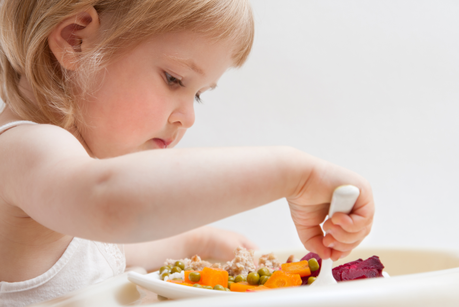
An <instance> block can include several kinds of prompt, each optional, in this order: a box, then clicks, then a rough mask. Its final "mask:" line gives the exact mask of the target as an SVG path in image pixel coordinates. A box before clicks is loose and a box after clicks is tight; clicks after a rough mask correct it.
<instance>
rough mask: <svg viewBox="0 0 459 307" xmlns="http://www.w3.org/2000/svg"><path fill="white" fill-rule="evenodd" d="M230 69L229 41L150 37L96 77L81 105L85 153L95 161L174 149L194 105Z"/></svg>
mask: <svg viewBox="0 0 459 307" xmlns="http://www.w3.org/2000/svg"><path fill="white" fill-rule="evenodd" d="M231 65H232V59H231V46H230V44H229V43H228V42H224V41H223V42H217V43H215V42H212V41H210V40H209V39H207V38H205V37H203V36H200V35H198V34H194V33H191V32H180V33H167V34H161V35H155V36H154V37H152V38H151V39H149V40H148V41H146V42H144V43H142V44H141V45H139V46H138V47H137V48H135V49H133V50H132V51H130V52H129V53H127V54H126V55H124V56H122V57H121V58H119V59H118V60H116V61H114V62H112V63H111V64H110V65H109V66H108V67H107V69H105V70H104V71H103V72H101V73H100V76H98V77H100V78H99V80H101V81H100V82H101V83H100V85H99V86H98V87H97V89H96V92H95V93H93V94H92V95H91V96H90V97H89V98H87V99H86V100H85V101H84V102H82V111H83V116H84V120H85V124H86V126H85V128H84V129H79V130H80V131H79V134H80V137H81V138H82V139H83V141H84V143H85V145H86V147H87V150H89V151H90V153H91V154H92V155H93V156H95V157H98V158H106V157H114V156H119V155H123V154H127V153H131V152H136V151H141V150H147V149H161V148H169V147H173V146H175V145H176V144H177V143H178V142H179V141H180V139H181V138H182V137H183V135H184V134H185V131H186V130H187V129H188V128H190V127H191V126H192V125H193V123H194V119H195V116H194V101H195V99H199V96H200V95H201V94H202V93H204V92H205V91H207V90H209V89H212V88H215V86H216V84H217V81H218V79H219V78H220V77H221V75H222V74H223V73H224V72H225V71H226V70H227V69H228V68H229V67H230V66H231Z"/></svg>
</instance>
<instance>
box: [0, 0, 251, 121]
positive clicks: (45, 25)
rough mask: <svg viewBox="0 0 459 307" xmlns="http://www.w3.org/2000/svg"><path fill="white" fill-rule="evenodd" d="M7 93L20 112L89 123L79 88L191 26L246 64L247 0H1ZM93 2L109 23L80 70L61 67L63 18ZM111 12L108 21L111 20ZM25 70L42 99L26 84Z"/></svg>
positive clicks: (2, 81) (0, 91)
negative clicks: (54, 43)
mask: <svg viewBox="0 0 459 307" xmlns="http://www.w3.org/2000/svg"><path fill="white" fill-rule="evenodd" d="M0 5H1V8H0V20H1V21H0V22H1V24H0V86H1V87H0V97H1V99H2V100H3V101H4V102H5V103H6V105H8V106H9V108H11V109H12V110H13V112H15V113H16V114H18V115H19V116H20V117H21V118H23V119H27V120H32V121H35V122H39V123H50V124H54V125H57V126H60V127H63V128H65V129H70V128H71V127H73V126H74V125H75V124H76V123H77V122H79V121H82V120H81V118H80V113H79V109H78V106H77V104H76V98H75V97H76V95H75V88H76V87H78V89H80V90H82V91H83V92H84V91H85V89H88V88H90V87H89V86H88V84H90V83H91V81H92V80H91V76H93V75H94V73H95V72H97V71H98V70H100V69H102V68H103V67H104V65H106V64H107V63H108V62H109V61H110V60H112V59H113V58H114V57H116V56H118V55H120V54H122V52H123V51H126V50H128V49H129V48H133V47H135V46H136V45H138V44H140V43H141V42H143V41H145V40H146V39H147V38H148V37H150V36H151V35H153V34H159V33H166V32H174V31H182V30H190V31H194V32H197V33H200V34H203V35H205V36H207V37H209V38H212V39H215V40H229V41H230V42H232V45H233V46H234V48H233V62H234V66H235V67H239V66H241V65H242V64H243V63H244V62H245V61H246V59H247V57H248V55H249V53H250V50H251V48H252V43H253V37H254V23H253V16H252V11H251V8H250V5H249V3H248V0H173V1H172V0H46V1H43V0H20V1H18V0H3V3H2V0H0ZM90 7H94V8H95V9H96V11H97V12H98V14H99V16H100V18H101V20H102V21H104V20H106V22H105V23H102V27H103V31H101V33H102V36H101V38H100V43H99V44H98V46H97V47H95V48H94V49H93V50H91V51H90V52H88V54H84V55H82V56H81V58H80V60H79V61H80V63H79V64H80V65H78V67H81V69H78V70H77V71H74V72H70V71H66V70H65V69H64V68H62V67H61V66H60V65H59V63H58V61H57V60H56V58H55V57H54V55H53V53H52V52H51V50H50V48H49V46H48V40H47V39H48V36H49V34H50V33H51V31H52V30H53V29H54V28H55V27H56V26H57V25H58V24H59V23H60V22H62V21H63V20H65V19H66V18H68V17H71V16H73V15H75V14H77V13H79V12H81V11H84V10H86V9H89V8H90ZM104 18H105V19H104ZM21 76H25V77H26V78H27V80H28V82H29V83H30V85H31V88H32V92H33V95H34V98H35V100H36V102H37V103H36V104H34V103H32V102H31V101H30V100H29V99H27V98H26V97H25V96H24V95H23V94H22V93H21V91H20V89H19V81H20V78H21Z"/></svg>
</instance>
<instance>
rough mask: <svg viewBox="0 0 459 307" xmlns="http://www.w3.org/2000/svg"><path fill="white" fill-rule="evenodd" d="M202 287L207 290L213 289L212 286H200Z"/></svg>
mask: <svg viewBox="0 0 459 307" xmlns="http://www.w3.org/2000/svg"><path fill="white" fill-rule="evenodd" d="M202 287H203V288H205V289H209V290H212V289H213V288H212V286H202Z"/></svg>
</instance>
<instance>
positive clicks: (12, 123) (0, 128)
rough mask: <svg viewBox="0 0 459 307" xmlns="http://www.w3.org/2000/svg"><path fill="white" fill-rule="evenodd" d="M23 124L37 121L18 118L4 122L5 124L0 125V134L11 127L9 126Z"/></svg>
mask: <svg viewBox="0 0 459 307" xmlns="http://www.w3.org/2000/svg"><path fill="white" fill-rule="evenodd" d="M24 124H37V123H36V122H32V121H30V120H18V121H15V122H11V123H8V124H5V125H3V126H1V127H0V134H2V133H3V132H5V131H6V130H8V129H11V128H13V127H16V126H19V125H24Z"/></svg>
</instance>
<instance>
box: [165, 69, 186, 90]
mask: <svg viewBox="0 0 459 307" xmlns="http://www.w3.org/2000/svg"><path fill="white" fill-rule="evenodd" d="M164 75H165V76H166V81H167V84H169V85H174V84H178V85H180V86H183V87H184V85H183V83H182V80H180V79H178V78H176V77H174V76H171V75H170V74H169V73H167V72H164Z"/></svg>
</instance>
